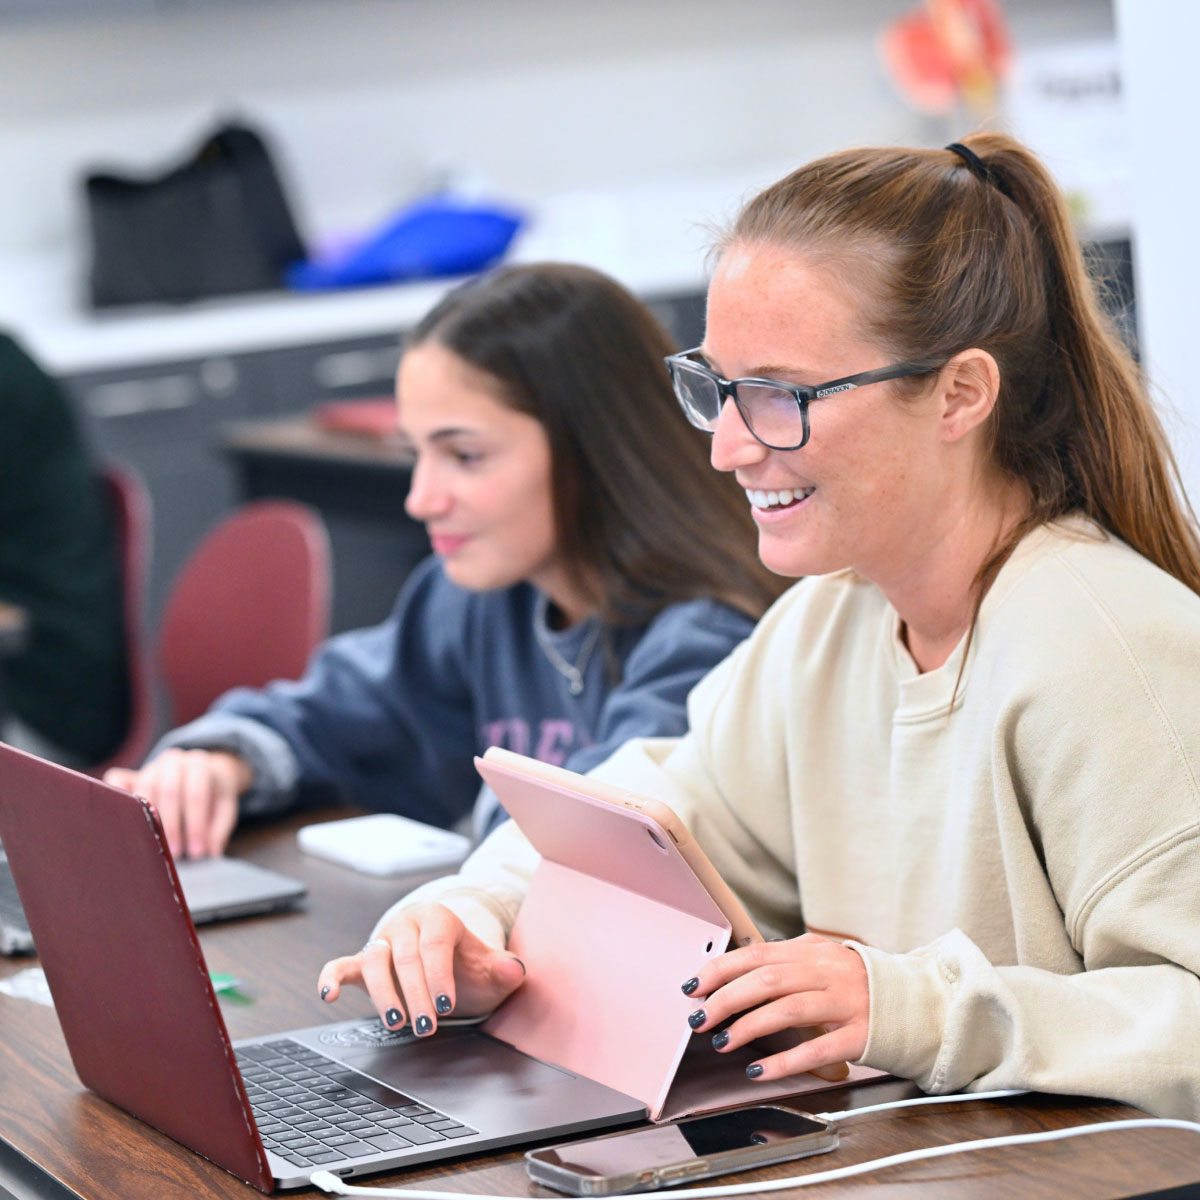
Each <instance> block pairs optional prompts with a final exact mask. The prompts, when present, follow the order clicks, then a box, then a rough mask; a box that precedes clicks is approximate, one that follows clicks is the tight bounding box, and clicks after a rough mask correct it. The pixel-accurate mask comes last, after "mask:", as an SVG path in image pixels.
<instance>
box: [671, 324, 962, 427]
mask: <svg viewBox="0 0 1200 1200" xmlns="http://www.w3.org/2000/svg"><path fill="white" fill-rule="evenodd" d="M663 361H664V362H666V364H667V370H668V372H670V375H671V383H672V384H673V385H674V388H675V398H676V399H677V400H678V401H679V404H680V407H681V408H682V409H683V411H684V415H685V416H686V417H687V419H688V420H689V421H690V422H691V423H692V424H693V425H694V426H695V427H696V428H697V429H702V430H704V432H705V433H712V432H713V430H714V429H716V426H717V419H718V418H719V417H720V415H721V409H722V407H724V404H725V401H726V399H728V398H732V399H733V402H734V404H736V405H737V410H738V412H739V413H741V416H742V420H743V421H744V422H745V423H746V428H747V429H749V430H750V432H751V433H752V434H753V435H754V436H755V438H756V439H757V440H758V441H760V442H761V443H762V444H763V445H764V446H766V447H767V449H768V450H799V449H800V447H801V446H803V445H804V444H805V443H806V442H807V441H808V436H809V432H810V430H809V424H808V406H809V404H810V403H812V401H814V400H822V399H824V398H825V397H826V396H833V395H836V394H837V393H838V392H849V391H853V390H854V389H855V388H860V387H865V386H866V385H867V384H869V383H883V382H884V381H885V380H888V379H904V378H907V377H908V376H910V375H927V374H929V373H930V372H932V371H936V370H937V369H938V368H937V367H936V366H932V365H931V364H929V363H912V362H907V363H899V364H898V365H896V366H893V367H879V368H877V369H876V370H874V371H862V372H860V373H859V374H857V375H846V376H844V377H843V378H842V379H833V380H830V382H829V383H820V384H817V385H815V386H809V385H807V384H802V383H782V382H781V381H780V380H778V379H757V378H749V379H722V378H721V376H720V375H718V374H717V373H716V371H714V370H713V369H712V368H711V367H710V366H709V365H708V364H707V363H706V362H705V361H704V358H703V356H702V355H701V353H700V349H699V347H697V348H696V349H695V350H684V351H683V352H682V353H681V354H669V355H668V356H667V357H666V358H665V359H664V360H663Z"/></svg>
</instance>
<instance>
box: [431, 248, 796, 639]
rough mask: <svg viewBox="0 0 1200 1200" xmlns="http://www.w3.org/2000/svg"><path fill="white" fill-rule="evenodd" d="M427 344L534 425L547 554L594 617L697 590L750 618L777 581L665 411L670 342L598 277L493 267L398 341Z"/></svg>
mask: <svg viewBox="0 0 1200 1200" xmlns="http://www.w3.org/2000/svg"><path fill="white" fill-rule="evenodd" d="M427 341H432V342H435V343H437V344H438V345H441V346H444V347H445V348H446V349H448V350H450V351H452V352H453V353H454V354H456V355H458V357H459V358H461V359H463V360H464V361H465V362H467V363H470V364H471V365H472V366H473V367H475V368H477V369H478V370H480V371H483V372H484V373H485V374H487V375H488V376H490V377H491V379H492V380H493V381H494V382H495V383H496V385H497V388H498V390H499V393H500V395H501V397H502V398H503V400H504V401H505V402H506V403H507V404H509V405H510V406H511V407H512V408H514V409H515V410H517V411H518V412H522V413H526V414H527V415H529V416H532V417H534V418H536V419H537V420H538V421H539V422H540V423H541V425H542V427H543V428H544V429H545V431H546V435H547V437H548V439H549V442H550V456H551V489H552V493H553V503H554V519H555V528H556V534H557V547H558V553H559V554H560V556H561V559H562V562H563V565H564V567H565V569H566V570H567V571H568V572H569V574H570V575H571V578H572V582H573V583H574V584H575V586H577V587H579V588H580V589H581V590H582V591H583V592H584V594H586V595H588V596H589V598H590V599H591V600H592V601H593V602H594V603H595V605H596V607H597V610H598V611H599V612H600V614H601V615H602V616H603V617H604V619H605V620H606V621H607V622H609V623H610V624H640V623H643V622H644V621H646V620H648V619H649V618H650V617H652V616H653V615H654V614H655V613H657V612H658V611H660V610H661V609H663V608H664V607H666V606H667V605H669V604H672V603H675V602H677V601H680V600H691V599H698V598H701V597H714V598H716V599H718V600H722V601H724V602H725V603H727V604H730V605H732V606H734V607H736V608H739V609H741V610H742V611H744V612H746V613H748V614H749V615H750V616H752V617H755V618H757V617H759V616H760V615H761V614H762V613H763V611H764V610H765V609H766V607H767V606H768V605H769V604H770V603H771V601H772V600H774V599H775V597H776V596H777V595H778V594H779V593H780V592H781V591H782V590H783V588H784V587H786V586H787V584H788V582H789V581H787V580H782V579H779V578H778V577H776V576H774V575H772V574H771V573H770V572H769V571H768V570H767V569H766V568H765V567H764V566H763V565H762V564H761V562H760V561H759V559H758V555H757V552H756V549H755V547H756V545H757V538H756V532H755V527H754V522H753V519H752V518H751V516H750V508H749V505H748V503H747V501H746V497H745V495H744V494H743V493H742V492H741V489H740V488H738V487H737V485H736V484H735V482H734V480H733V479H732V478H728V477H725V476H721V475H718V474H717V473H716V472H714V471H713V470H712V468H711V466H710V465H709V462H708V451H709V440H708V439H707V438H706V437H705V436H704V435H703V434H701V433H698V432H697V431H696V430H693V429H692V428H691V427H690V426H689V425H688V424H687V422H686V421H685V420H684V418H683V415H682V414H681V413H680V411H679V406H678V404H677V403H676V400H675V396H674V392H673V391H672V388H671V384H670V381H669V379H668V377H667V372H666V368H665V367H664V365H663V356H664V355H666V354H670V353H671V352H672V350H673V349H674V347H673V346H672V344H671V341H670V339H669V338H668V337H667V335H666V333H665V332H664V331H663V329H662V327H661V326H660V325H659V324H658V322H657V321H656V320H655V319H654V317H653V315H652V314H651V313H650V311H649V310H648V309H647V308H646V306H645V305H644V304H642V303H641V302H640V301H638V300H636V299H635V298H634V297H633V296H632V295H630V294H629V292H627V291H626V290H625V289H624V288H623V287H621V286H620V285H619V284H618V283H616V282H615V281H614V280H612V279H609V278H608V277H607V276H606V275H602V274H601V273H600V272H598V271H593V270H591V269H589V268H587V267H580V266H573V265H568V264H564V263H541V264H531V265H523V266H516V267H507V268H503V269H501V270H498V271H494V272H492V273H491V274H489V275H485V276H483V277H482V278H480V279H478V280H473V281H469V282H468V283H466V284H463V285H461V286H460V287H458V288H456V289H455V290H453V291H451V292H450V293H448V294H447V295H446V296H445V297H444V298H443V299H442V301H441V302H440V303H439V304H438V305H437V306H436V307H435V308H433V310H432V311H431V312H429V313H428V314H427V315H426V316H425V318H424V319H423V320H422V321H421V322H420V323H419V324H418V325H417V327H416V328H415V329H414V330H413V332H412V334H411V336H410V338H409V341H408V343H407V345H408V347H412V346H416V345H419V344H421V343H422V342H427ZM597 582H598V590H597Z"/></svg>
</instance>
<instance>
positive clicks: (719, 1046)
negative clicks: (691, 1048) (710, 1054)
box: [713, 1029, 729, 1050]
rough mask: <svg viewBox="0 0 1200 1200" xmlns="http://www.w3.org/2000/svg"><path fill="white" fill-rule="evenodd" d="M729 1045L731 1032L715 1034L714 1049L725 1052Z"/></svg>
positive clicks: (722, 1031)
mask: <svg viewBox="0 0 1200 1200" xmlns="http://www.w3.org/2000/svg"><path fill="white" fill-rule="evenodd" d="M728 1045H729V1030H728V1029H722V1030H721V1032H720V1033H714V1034H713V1049H714V1050H724V1049H725V1047H726V1046H728Z"/></svg>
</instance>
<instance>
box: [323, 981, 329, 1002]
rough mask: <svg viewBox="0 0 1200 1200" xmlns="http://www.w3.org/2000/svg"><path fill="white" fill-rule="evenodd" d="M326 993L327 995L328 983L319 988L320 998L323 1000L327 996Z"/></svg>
mask: <svg viewBox="0 0 1200 1200" xmlns="http://www.w3.org/2000/svg"><path fill="white" fill-rule="evenodd" d="M328 995H329V984H326V985H325V986H324V987H323V988H322V989H321V999H322V1000H324V999H325V997H326V996H328Z"/></svg>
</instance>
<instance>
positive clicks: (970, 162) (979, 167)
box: [946, 142, 1013, 200]
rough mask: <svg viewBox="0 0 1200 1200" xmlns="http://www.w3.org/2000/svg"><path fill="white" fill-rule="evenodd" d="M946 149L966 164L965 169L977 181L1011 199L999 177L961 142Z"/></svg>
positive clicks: (952, 143) (951, 144)
mask: <svg viewBox="0 0 1200 1200" xmlns="http://www.w3.org/2000/svg"><path fill="white" fill-rule="evenodd" d="M946 149H947V150H949V151H950V152H951V153H952V154H957V155H958V157H959V158H961V159H962V160H963V162H964V163H966V164H967V169H968V170H969V171H970V172H971V174H972V175H974V176H975V177H976V178H977V179H982V180H983V182H984V183H987V184H990V185H991V186H992V187H994V188H995V189H996V191H998V192H1000V193H1001V194H1002V195H1004V196H1007V197H1008V198H1009V199H1010V200H1011V199H1012V198H1013V194H1012V192H1010V191H1009V190H1008V188H1007V187H1006V186H1005V184H1004V183H1003V182H1002V181H1001V179H1000V176H999V175H997V174H996V172H995V171H993V170H992V168H991V167H989V166H988V165H987V163H985V162H984V161H983V159H982V158H980V157H979V155H978V154H976V153H975V151H974V150H972V149H971V148H970V147H969V146H964V145H963V144H962V142H951V143H950V145H948V146H947V147H946Z"/></svg>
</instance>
